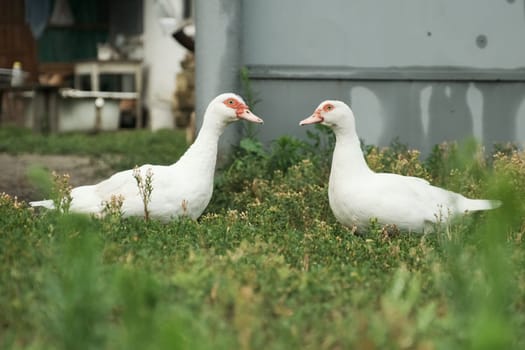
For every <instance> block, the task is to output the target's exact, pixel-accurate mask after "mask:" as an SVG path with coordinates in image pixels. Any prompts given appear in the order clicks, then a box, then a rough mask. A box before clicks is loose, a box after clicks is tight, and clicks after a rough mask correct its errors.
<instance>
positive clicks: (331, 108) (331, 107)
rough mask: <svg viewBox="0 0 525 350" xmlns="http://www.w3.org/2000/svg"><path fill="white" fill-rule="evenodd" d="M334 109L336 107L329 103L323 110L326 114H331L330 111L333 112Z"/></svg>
mask: <svg viewBox="0 0 525 350" xmlns="http://www.w3.org/2000/svg"><path fill="white" fill-rule="evenodd" d="M333 109H334V105H333V104H331V103H327V104H325V105H324V106H323V110H324V111H325V112H330V111H331V110H333Z"/></svg>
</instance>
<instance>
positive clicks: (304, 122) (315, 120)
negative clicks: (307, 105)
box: [299, 109, 324, 126]
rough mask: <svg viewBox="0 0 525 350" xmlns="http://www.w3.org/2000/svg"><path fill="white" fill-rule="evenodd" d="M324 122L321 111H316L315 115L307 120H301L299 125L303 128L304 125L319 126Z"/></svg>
mask: <svg viewBox="0 0 525 350" xmlns="http://www.w3.org/2000/svg"><path fill="white" fill-rule="evenodd" d="M323 121H324V118H323V116H322V115H321V110H320V109H316V110H315V112H314V114H312V115H311V116H309V117H308V118H306V119H303V120H301V122H300V123H299V125H301V126H303V125H308V124H318V123H322V122H323Z"/></svg>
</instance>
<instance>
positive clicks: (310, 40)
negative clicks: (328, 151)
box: [196, 0, 525, 152]
mask: <svg viewBox="0 0 525 350" xmlns="http://www.w3.org/2000/svg"><path fill="white" fill-rule="evenodd" d="M224 1H225V0H224ZM215 2H218V3H221V1H220V0H211V1H209V2H208V1H205V0H200V1H199V0H197V3H198V4H199V3H201V5H202V6H206V7H207V8H211V7H212V6H211V5H209V4H208V3H215ZM225 2H227V3H229V2H228V1H225ZM234 2H240V7H239V8H240V10H241V13H242V15H241V16H239V17H232V16H230V15H229V14H226V13H224V11H222V12H221V11H219V10H220V9H215V12H214V20H215V21H218V22H220V23H223V24H222V25H223V26H226V24H224V23H229V24H230V25H231V26H233V27H234V28H235V34H236V35H238V34H239V33H240V39H235V40H236V42H239V43H240V47H239V50H237V51H236V54H240V55H241V56H240V58H237V56H236V59H235V60H233V61H225V60H222V61H220V60H219V62H220V63H217V60H216V61H215V62H210V61H209V59H207V58H203V57H202V56H201V58H200V59H201V61H200V63H201V64H200V65H199V50H198V51H197V61H198V64H197V74H199V70H200V72H201V74H202V75H201V77H204V74H203V73H204V72H205V67H207V66H208V65H212V66H214V67H221V68H220V69H221V72H224V71H227V72H228V69H230V71H229V73H227V74H230V78H232V79H233V80H234V79H237V77H238V73H237V72H238V68H239V67H238V66H236V65H237V64H239V66H240V65H245V66H247V67H248V68H249V71H250V76H251V80H252V86H253V89H254V91H255V93H256V94H257V95H258V98H259V99H260V102H259V103H258V104H257V105H256V106H255V107H254V110H255V112H256V113H257V114H258V115H260V116H261V117H262V118H264V119H265V122H266V123H265V125H264V126H263V127H261V128H258V130H259V134H258V135H259V137H260V138H261V139H262V140H263V141H265V142H270V141H271V140H273V139H275V138H277V137H279V136H281V135H283V134H291V135H295V136H298V137H304V135H305V130H304V128H303V129H301V128H299V127H298V126H297V124H298V121H299V120H301V119H302V118H304V117H305V116H307V115H309V114H310V113H311V111H312V110H313V109H314V108H315V107H316V106H317V104H318V103H319V102H321V101H322V100H324V99H328V98H337V99H341V100H344V101H346V102H348V103H350V104H351V106H352V108H353V109H354V112H355V114H356V117H357V128H358V132H359V135H360V137H361V138H363V139H364V140H365V142H366V143H373V144H378V145H387V144H389V143H390V142H391V141H392V140H393V139H394V138H398V139H399V140H400V141H401V142H404V143H408V144H409V145H410V146H411V147H415V148H419V149H421V150H422V151H423V152H428V151H429V150H430V149H431V147H432V146H433V145H434V144H435V143H439V142H442V141H445V140H459V139H463V138H465V137H469V136H475V137H476V138H477V139H478V140H480V141H482V142H483V143H485V145H487V146H490V145H491V144H492V143H493V142H505V141H515V142H521V143H523V142H525V103H524V97H525V96H524V95H525V69H524V68H523V67H525V45H524V44H525V0H514V1H513V0H506V1H505V0H501V1H479V0H463V1H455V0H434V1H420V0H323V1H316V0H284V1H283V0H265V1H257V0H245V1H241V0H236V1H234ZM205 4H206V5H205ZM196 15H197V24H199V23H202V22H199V19H198V15H199V11H197V13H196ZM203 28H204V27H200V26H199V25H197V32H198V36H197V39H198V40H199V38H200V37H201V36H202V37H208V38H207V40H212V41H213V39H212V38H213V37H216V36H217V32H219V33H223V32H225V31H224V30H223V31H218V30H214V31H213V32H210V31H209V30H207V31H205V32H204V33H203V32H202V31H203V30H204V29H203ZM220 35H222V34H219V36H220ZM234 37H235V38H237V37H236V36H235V35H234ZM237 40H238V41H237ZM214 42H215V43H214V45H217V43H216V41H214ZM201 44H202V43H201ZM198 45H200V44H198ZM221 45H222V44H220V43H219V46H221ZM209 47H210V46H208V45H207V44H206V48H209ZM222 47H223V48H224V46H222ZM230 47H232V46H230ZM203 51H204V47H201V52H203ZM219 51H220V50H219ZM219 57H221V55H219ZM232 62H233V63H232ZM207 72H208V73H207V74H217V71H215V72H212V71H210V70H209V69H208V71H207ZM219 74H220V73H219ZM208 78H209V77H207V78H206V79H208ZM211 79H212V80H213V79H216V77H211ZM204 80H205V79H203V80H202V81H201V82H202V83H204ZM233 80H232V84H231V86H232V88H235V84H234V83H233ZM198 84H199V80H198ZM237 86H238V85H237ZM208 88H209V87H208ZM211 90H213V89H211ZM201 97H202V96H201Z"/></svg>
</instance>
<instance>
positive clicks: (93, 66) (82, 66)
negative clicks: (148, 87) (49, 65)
mask: <svg viewBox="0 0 525 350" xmlns="http://www.w3.org/2000/svg"><path fill="white" fill-rule="evenodd" d="M142 70H143V64H142V61H139V60H108V61H80V62H76V63H75V64H74V74H75V88H76V89H80V88H81V87H80V77H81V76H82V75H89V76H90V81H91V90H92V91H100V75H101V74H132V75H133V76H134V81H135V92H136V93H137V98H136V104H135V109H136V115H137V123H136V126H137V128H142V127H143V125H142Z"/></svg>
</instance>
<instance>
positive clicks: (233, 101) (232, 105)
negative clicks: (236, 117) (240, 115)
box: [223, 98, 239, 108]
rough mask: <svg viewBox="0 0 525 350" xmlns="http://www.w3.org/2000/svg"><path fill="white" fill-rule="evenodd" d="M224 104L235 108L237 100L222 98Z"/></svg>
mask: <svg viewBox="0 0 525 350" xmlns="http://www.w3.org/2000/svg"><path fill="white" fill-rule="evenodd" d="M223 103H224V104H225V105H226V106H228V107H230V108H236V107H237V105H238V104H239V102H238V101H237V100H236V99H234V98H228V99H226V100H224V102H223Z"/></svg>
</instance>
